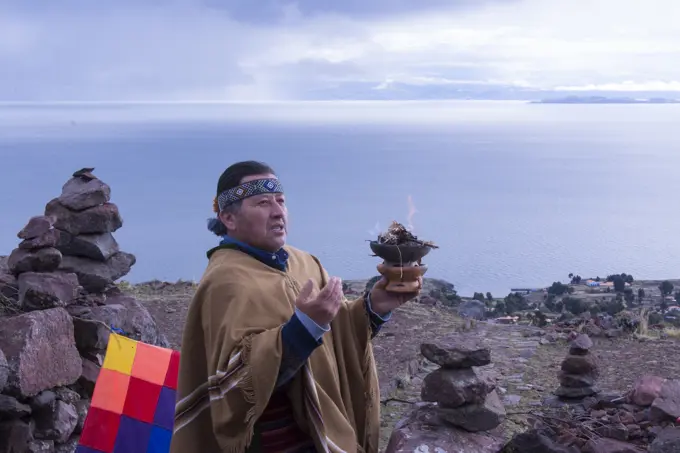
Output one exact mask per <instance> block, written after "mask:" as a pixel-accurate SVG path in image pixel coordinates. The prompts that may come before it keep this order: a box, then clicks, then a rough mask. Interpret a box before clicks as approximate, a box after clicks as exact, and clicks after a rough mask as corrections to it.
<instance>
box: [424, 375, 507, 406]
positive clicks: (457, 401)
mask: <svg viewBox="0 0 680 453" xmlns="http://www.w3.org/2000/svg"><path fill="white" fill-rule="evenodd" d="M495 387H496V386H495V384H494V383H493V382H492V381H491V380H490V379H488V378H487V377H485V376H480V375H479V374H478V373H477V371H476V370H474V369H472V368H462V369H458V370H450V369H445V368H440V369H438V370H436V371H433V372H432V373H430V374H428V375H427V376H425V379H424V380H423V387H422V389H421V398H422V400H423V401H428V402H437V403H439V406H441V407H447V408H454V407H458V406H462V405H463V404H479V403H483V402H484V400H485V398H486V395H488V394H489V392H491V391H492V390H493V389H494V388H495Z"/></svg>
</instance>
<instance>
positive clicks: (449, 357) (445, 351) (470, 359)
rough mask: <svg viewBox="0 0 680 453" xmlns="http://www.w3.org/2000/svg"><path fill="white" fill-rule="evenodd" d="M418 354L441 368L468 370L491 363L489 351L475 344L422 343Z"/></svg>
mask: <svg viewBox="0 0 680 453" xmlns="http://www.w3.org/2000/svg"><path fill="white" fill-rule="evenodd" d="M420 353H421V354H422V355H423V356H424V357H425V358H426V359H427V360H429V361H430V362H433V363H436V364H437V365H439V366H441V367H442V368H450V369H457V368H470V367H473V366H484V365H488V364H490V363H491V350H490V349H489V348H484V347H481V346H480V345H478V344H475V343H468V342H466V343H460V342H453V341H451V342H447V343H439V344H436V343H423V344H421V345H420Z"/></svg>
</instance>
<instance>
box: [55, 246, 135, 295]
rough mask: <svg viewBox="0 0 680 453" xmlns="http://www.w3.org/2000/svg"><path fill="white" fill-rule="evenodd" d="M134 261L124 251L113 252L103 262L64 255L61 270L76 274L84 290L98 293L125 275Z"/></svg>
mask: <svg viewBox="0 0 680 453" xmlns="http://www.w3.org/2000/svg"><path fill="white" fill-rule="evenodd" d="M136 261H137V259H136V258H135V256H134V255H133V254H131V253H125V252H118V253H115V254H114V255H112V256H111V257H110V258H109V259H108V260H107V261H105V262H99V261H93V260H90V259H87V258H80V257H76V256H65V257H64V259H63V261H62V263H61V270H63V271H65V272H73V273H75V274H76V275H77V276H78V282H79V283H80V285H81V286H82V287H83V288H84V289H85V290H86V291H88V292H91V293H98V292H102V291H104V290H105V289H106V288H107V287H108V286H109V285H111V284H113V282H114V281H116V280H118V279H119V278H121V277H123V276H125V275H127V274H128V273H129V272H130V269H131V268H132V266H133V265H134V264H135V262H136Z"/></svg>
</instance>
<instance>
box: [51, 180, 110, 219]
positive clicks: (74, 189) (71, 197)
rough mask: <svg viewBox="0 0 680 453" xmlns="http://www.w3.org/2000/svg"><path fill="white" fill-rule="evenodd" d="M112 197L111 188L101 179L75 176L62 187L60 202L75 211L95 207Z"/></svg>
mask: <svg viewBox="0 0 680 453" xmlns="http://www.w3.org/2000/svg"><path fill="white" fill-rule="evenodd" d="M110 199H111V188H110V187H109V186H108V185H107V184H105V183H104V182H103V181H102V180H100V179H90V180H87V179H84V178H80V177H73V178H71V179H69V180H68V181H66V184H64V186H63V187H62V189H61V196H60V197H59V198H58V200H59V202H60V203H61V204H62V205H64V206H66V207H67V208H69V209H72V210H74V211H83V210H85V209H88V208H93V207H95V206H99V205H101V204H104V203H108V201H109V200H110Z"/></svg>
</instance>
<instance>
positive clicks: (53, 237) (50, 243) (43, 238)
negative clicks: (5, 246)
mask: <svg viewBox="0 0 680 453" xmlns="http://www.w3.org/2000/svg"><path fill="white" fill-rule="evenodd" d="M59 237H60V234H59V230H55V229H51V230H47V231H46V232H45V233H44V234H41V235H40V236H38V237H35V238H31V239H24V240H23V241H21V242H20V243H19V248H20V249H25V250H36V249H42V248H45V247H56V246H57V244H58V243H59Z"/></svg>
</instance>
